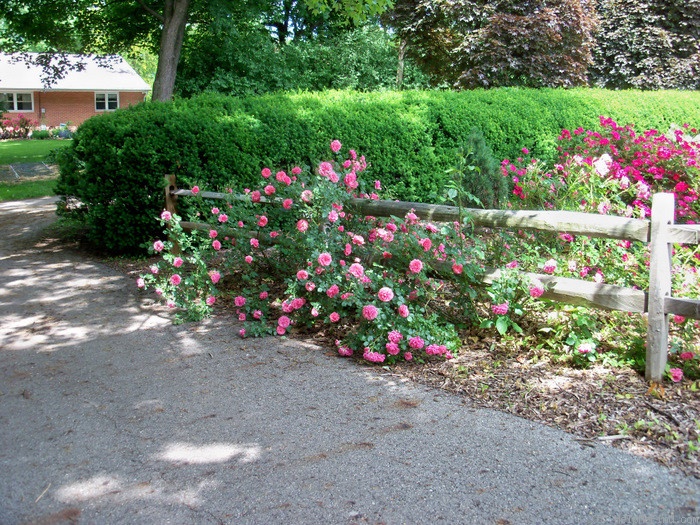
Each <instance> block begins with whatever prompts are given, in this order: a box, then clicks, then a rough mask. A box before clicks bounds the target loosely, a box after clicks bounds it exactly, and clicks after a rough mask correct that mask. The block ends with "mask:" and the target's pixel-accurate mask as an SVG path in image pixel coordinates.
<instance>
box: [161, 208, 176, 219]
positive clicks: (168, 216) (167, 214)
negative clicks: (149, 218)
mask: <svg viewBox="0 0 700 525" xmlns="http://www.w3.org/2000/svg"><path fill="white" fill-rule="evenodd" d="M160 218H161V220H164V221H169V220H170V219H172V218H173V215H172V214H171V213H170V212H169V211H168V210H163V213H161V214H160Z"/></svg>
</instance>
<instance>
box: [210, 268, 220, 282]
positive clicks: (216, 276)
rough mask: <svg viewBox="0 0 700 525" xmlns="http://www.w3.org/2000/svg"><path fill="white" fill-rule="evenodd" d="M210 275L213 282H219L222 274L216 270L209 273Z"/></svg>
mask: <svg viewBox="0 0 700 525" xmlns="http://www.w3.org/2000/svg"><path fill="white" fill-rule="evenodd" d="M209 277H210V278H211V282H212V283H214V284H216V283H218V282H219V279H221V274H220V273H219V272H217V271H216V270H214V271H213V272H211V273H209Z"/></svg>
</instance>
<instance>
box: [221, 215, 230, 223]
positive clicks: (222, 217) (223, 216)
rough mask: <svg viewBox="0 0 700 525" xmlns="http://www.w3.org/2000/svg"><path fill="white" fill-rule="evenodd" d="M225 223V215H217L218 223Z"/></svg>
mask: <svg viewBox="0 0 700 525" xmlns="http://www.w3.org/2000/svg"><path fill="white" fill-rule="evenodd" d="M226 221H228V215H226V214H225V213H222V214H220V215H219V222H221V223H223V222H226Z"/></svg>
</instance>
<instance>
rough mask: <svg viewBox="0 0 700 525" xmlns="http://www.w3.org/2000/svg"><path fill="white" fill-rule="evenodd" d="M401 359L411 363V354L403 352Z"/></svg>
mask: <svg viewBox="0 0 700 525" xmlns="http://www.w3.org/2000/svg"><path fill="white" fill-rule="evenodd" d="M403 358H404V359H405V360H406V361H411V360H412V359H413V354H412V353H411V352H404V353H403Z"/></svg>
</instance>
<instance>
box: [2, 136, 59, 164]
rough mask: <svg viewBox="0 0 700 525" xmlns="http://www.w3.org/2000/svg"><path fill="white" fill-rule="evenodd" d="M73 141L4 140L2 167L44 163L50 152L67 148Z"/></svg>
mask: <svg viewBox="0 0 700 525" xmlns="http://www.w3.org/2000/svg"><path fill="white" fill-rule="evenodd" d="M71 142H72V140H2V141H0V165H3V164H19V163H22V162H43V161H45V160H46V157H48V155H49V152H51V151H52V150H54V149H58V148H65V147H67V146H69V145H70V143H71Z"/></svg>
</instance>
